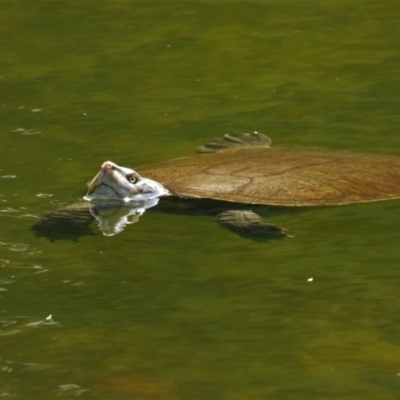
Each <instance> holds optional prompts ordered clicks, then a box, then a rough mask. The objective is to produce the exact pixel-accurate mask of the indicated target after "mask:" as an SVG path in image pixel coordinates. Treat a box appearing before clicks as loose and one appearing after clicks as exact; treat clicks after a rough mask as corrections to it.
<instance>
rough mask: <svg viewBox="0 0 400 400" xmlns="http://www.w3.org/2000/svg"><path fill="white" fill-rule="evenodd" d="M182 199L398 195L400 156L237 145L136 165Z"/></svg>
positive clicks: (293, 200) (293, 201)
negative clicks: (233, 148)
mask: <svg viewBox="0 0 400 400" xmlns="http://www.w3.org/2000/svg"><path fill="white" fill-rule="evenodd" d="M137 171H138V172H139V174H141V175H142V176H144V177H146V178H151V179H154V180H156V181H158V182H160V183H162V184H163V185H164V186H165V187H166V188H167V189H168V190H169V191H170V192H171V193H172V194H174V195H176V196H179V197H196V198H210V199H217V200H226V201H233V202H237V203H248V204H268V205H281V206H318V205H339V204H350V203H361V202H368V201H379V200H386V199H394V198H400V158H399V157H394V156H383V155H374V154H356V153H348V152H345V151H332V150H325V149H315V148H270V149H239V150H229V151H225V152H221V153H215V154H207V155H201V156H193V157H186V158H180V159H176V160H171V161H166V162H161V163H158V164H153V165H148V166H143V167H139V168H137Z"/></svg>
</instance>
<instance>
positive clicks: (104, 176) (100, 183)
mask: <svg viewBox="0 0 400 400" xmlns="http://www.w3.org/2000/svg"><path fill="white" fill-rule="evenodd" d="M88 186H89V187H88V191H87V193H86V195H85V196H84V199H85V200H89V201H91V200H97V201H115V200H117V201H123V202H130V201H142V200H148V199H154V198H156V197H161V196H166V195H168V194H169V192H168V190H167V189H165V188H164V186H163V185H161V184H160V183H158V182H156V181H153V180H151V179H147V178H142V177H141V176H140V175H139V174H138V173H137V172H136V171H134V170H133V169H130V168H125V167H120V166H118V165H117V164H114V163H113V162H111V161H106V162H105V163H103V165H102V166H101V169H100V171H99V173H98V174H97V175H96V176H95V177H94V178H93V179H92V181H91V182H89V184H88Z"/></svg>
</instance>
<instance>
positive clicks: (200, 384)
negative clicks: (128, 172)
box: [0, 0, 400, 400]
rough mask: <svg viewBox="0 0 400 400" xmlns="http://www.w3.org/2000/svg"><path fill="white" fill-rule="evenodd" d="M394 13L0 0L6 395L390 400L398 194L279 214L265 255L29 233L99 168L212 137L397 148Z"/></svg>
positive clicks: (209, 239)
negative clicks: (280, 232) (278, 236)
mask: <svg viewBox="0 0 400 400" xmlns="http://www.w3.org/2000/svg"><path fill="white" fill-rule="evenodd" d="M399 7H400V6H399V4H398V2H395V1H386V2H382V3H379V2H375V1H372V0H371V1H369V0H364V1H361V0H355V1H352V2H348V1H340V0H334V1H333V0H332V1H325V2H323V3H321V2H315V1H311V0H309V1H306V0H304V1H300V2H296V3H293V2H292V1H281V0H280V1H264V2H263V1H240V2H236V1H229V2H226V1H220V2H219V1H213V2H208V1H198V2H186V1H177V2H161V1H160V2H155V1H153V2H144V1H143V2H141V1H118V2H111V1H110V2H108V1H102V2H89V1H88V2H78V1H63V2H52V1H47V2H46V1H41V2H24V1H21V2H2V3H0V11H1V12H0V19H1V24H0V26H1V27H2V28H1V30H2V39H1V42H0V45H1V52H2V58H1V60H0V88H1V93H2V96H1V99H2V100H1V103H0V114H1V121H2V125H1V126H2V128H1V139H0V140H1V142H0V143H1V144H0V148H1V162H0V177H1V178H0V185H1V186H0V188H1V190H0V202H1V207H0V211H1V212H0V217H1V223H2V230H1V234H0V259H1V260H0V266H1V275H0V296H1V300H2V302H1V307H0V336H1V345H0V350H1V352H0V373H1V375H0V394H1V396H2V397H3V398H5V399H14V398H21V399H24V398H29V399H43V398H44V397H46V398H56V397H59V396H60V397H76V396H79V397H81V398H88V399H92V398H93V399H107V400H109V399H144V400H147V399H168V400H169V399H173V400H176V399H194V400H197V399H199V400H202V399H207V400H210V399H229V400H235V399H244V398H248V399H266V398H274V399H299V398H308V399H326V398H327V397H330V398H338V399H339V398H340V399H343V398H346V399H360V398H363V399H376V398H379V399H388V400H389V399H397V398H398V396H399V392H400V381H399V379H400V377H399V375H400V363H399V357H400V342H399V337H400V335H399V333H400V325H399V318H398V314H399V300H398V286H399V282H400V272H399V269H398V265H399V252H398V243H399V240H400V232H399V230H398V226H399V223H400V217H399V215H398V207H399V204H400V203H399V201H391V202H379V203H375V204H362V205H355V206H348V207H338V208H334V207H333V208H321V209H306V210H302V211H300V212H294V213H293V212H291V213H278V214H272V215H270V216H267V218H266V219H267V220H268V221H270V222H272V223H275V224H278V225H280V226H284V227H285V228H287V229H288V232H289V233H290V234H291V235H292V236H293V237H292V238H288V239H285V240H281V241H270V242H267V243H260V242H255V241H251V240H246V239H243V238H241V237H239V236H236V235H234V234H232V233H230V232H228V231H225V230H223V229H222V228H220V227H219V226H217V225H216V224H215V222H214V220H213V218H212V217H210V216H207V215H204V216H189V215H184V214H183V213H178V214H177V215H176V214H175V215H174V214H168V213H146V214H145V215H144V216H143V217H142V218H141V221H140V222H139V223H138V224H135V225H130V226H128V227H127V228H126V230H125V231H124V232H123V233H121V234H119V235H116V236H113V237H105V236H103V235H102V234H101V232H99V230H98V228H97V227H96V224H95V223H93V224H92V225H91V226H90V229H91V231H92V234H91V235H90V234H87V235H83V236H80V237H78V238H76V240H75V241H74V240H55V241H53V242H52V241H50V240H48V238H46V237H40V238H37V237H35V235H34V232H33V231H32V230H31V227H32V225H33V224H34V223H35V222H37V221H38V219H39V217H41V216H42V215H44V214H45V213H46V212H48V211H51V210H53V209H55V208H58V207H60V206H64V205H68V204H72V203H74V202H76V201H79V200H80V199H81V197H82V195H83V193H84V192H85V184H86V182H87V181H89V180H90V179H91V178H92V177H93V176H94V174H95V173H96V172H97V171H98V168H99V166H100V164H101V163H102V162H103V161H105V160H106V159H110V160H113V161H114V162H116V163H118V164H120V165H126V166H130V167H134V166H135V165H138V164H142V163H148V162H153V161H160V160H164V159H169V158H172V157H181V156H185V155H190V154H192V153H193V150H194V148H195V147H196V146H197V145H200V144H202V143H204V142H206V141H207V140H210V139H213V138H215V137H219V136H221V134H223V133H225V132H228V133H237V132H246V131H254V130H257V131H261V132H264V133H266V134H268V135H270V136H271V137H272V139H273V145H275V146H314V147H330V148H333V149H348V150H356V151H366V152H368V151H370V152H376V153H382V154H397V155H400V151H399V150H398V149H399V145H400V137H399V135H398V134H397V129H398V125H399V117H398V110H399V98H400V86H399V82H398V78H397V77H398V76H399V72H400V71H399V70H400V57H399V51H398V43H399V39H400V37H399V36H400V28H399V27H400V23H399V22H400V21H399V15H400V13H399V11H400V10H399Z"/></svg>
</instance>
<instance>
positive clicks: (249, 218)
mask: <svg viewBox="0 0 400 400" xmlns="http://www.w3.org/2000/svg"><path fill="white" fill-rule="evenodd" d="M215 220H216V221H217V222H218V223H219V224H220V225H221V226H222V227H224V228H226V229H228V230H230V231H231V232H234V233H236V234H238V235H239V236H243V237H245V238H248V239H253V240H256V241H268V240H270V239H282V238H284V237H285V236H288V235H287V234H286V233H285V232H284V230H283V228H281V227H279V226H276V225H271V224H267V223H266V222H264V221H263V219H262V218H261V217H260V216H259V215H258V214H256V213H255V212H253V211H247V210H229V211H224V212H222V213H219V214H218V215H217V216H216V217H215Z"/></svg>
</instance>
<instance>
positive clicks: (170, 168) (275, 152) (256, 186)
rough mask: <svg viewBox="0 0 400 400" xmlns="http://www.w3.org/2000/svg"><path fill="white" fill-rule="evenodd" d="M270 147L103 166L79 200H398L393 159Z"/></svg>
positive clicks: (219, 147)
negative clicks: (131, 166) (145, 163)
mask: <svg viewBox="0 0 400 400" xmlns="http://www.w3.org/2000/svg"><path fill="white" fill-rule="evenodd" d="M270 142H271V141H270V139H269V138H268V137H266V136H264V135H262V134H258V133H254V134H244V135H241V136H228V135H226V136H225V137H224V138H223V139H220V140H217V141H214V142H210V143H208V144H206V145H205V146H203V147H202V148H200V151H202V152H211V154H204V155H200V156H199V155H198V156H192V157H186V158H180V159H176V160H172V161H166V162H161V163H158V164H153V165H148V166H144V167H138V169H137V170H136V171H133V170H131V169H128V168H124V167H119V166H117V165H116V164H114V163H112V162H110V161H108V162H105V163H104V164H103V165H102V168H101V170H100V172H99V173H98V174H97V175H96V177H95V178H94V179H93V180H92V181H91V182H90V184H89V189H88V193H87V195H86V196H85V198H86V199H87V200H93V199H96V200H107V199H109V200H110V199H113V200H120V201H125V202H127V201H128V202H129V201H132V200H133V201H134V200H135V199H138V200H139V199H140V200H141V199H146V198H154V197H159V196H164V195H173V196H177V197H180V198H201V199H204V198H207V199H215V200H224V201H228V202H236V203H245V204H265V205H275V206H295V207H300V206H321V205H344V204H351V203H362V202H370V201H379V200H386V199H394V198H400V158H397V157H391V156H381V155H372V154H352V153H348V152H345V151H332V150H325V149H316V148H269V144H270ZM142 176H143V177H142ZM144 177H145V178H144ZM217 220H219V221H220V222H221V223H222V224H225V225H227V226H228V227H230V228H231V229H233V230H235V229H238V230H239V231H240V230H241V229H244V228H246V229H247V228H249V229H250V230H251V229H253V230H255V232H256V233H257V232H259V231H260V230H261V231H262V232H265V230H264V228H266V229H267V230H268V229H269V228H271V229H272V232H274V233H278V234H281V235H282V231H281V230H280V229H279V228H276V227H273V226H270V225H268V224H264V223H263V222H262V220H261V219H258V216H255V215H254V214H248V213H243V212H240V213H236V212H228V213H223V214H222V215H221V216H220V217H218V218H217ZM274 228H275V229H274ZM270 232H271V231H270Z"/></svg>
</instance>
